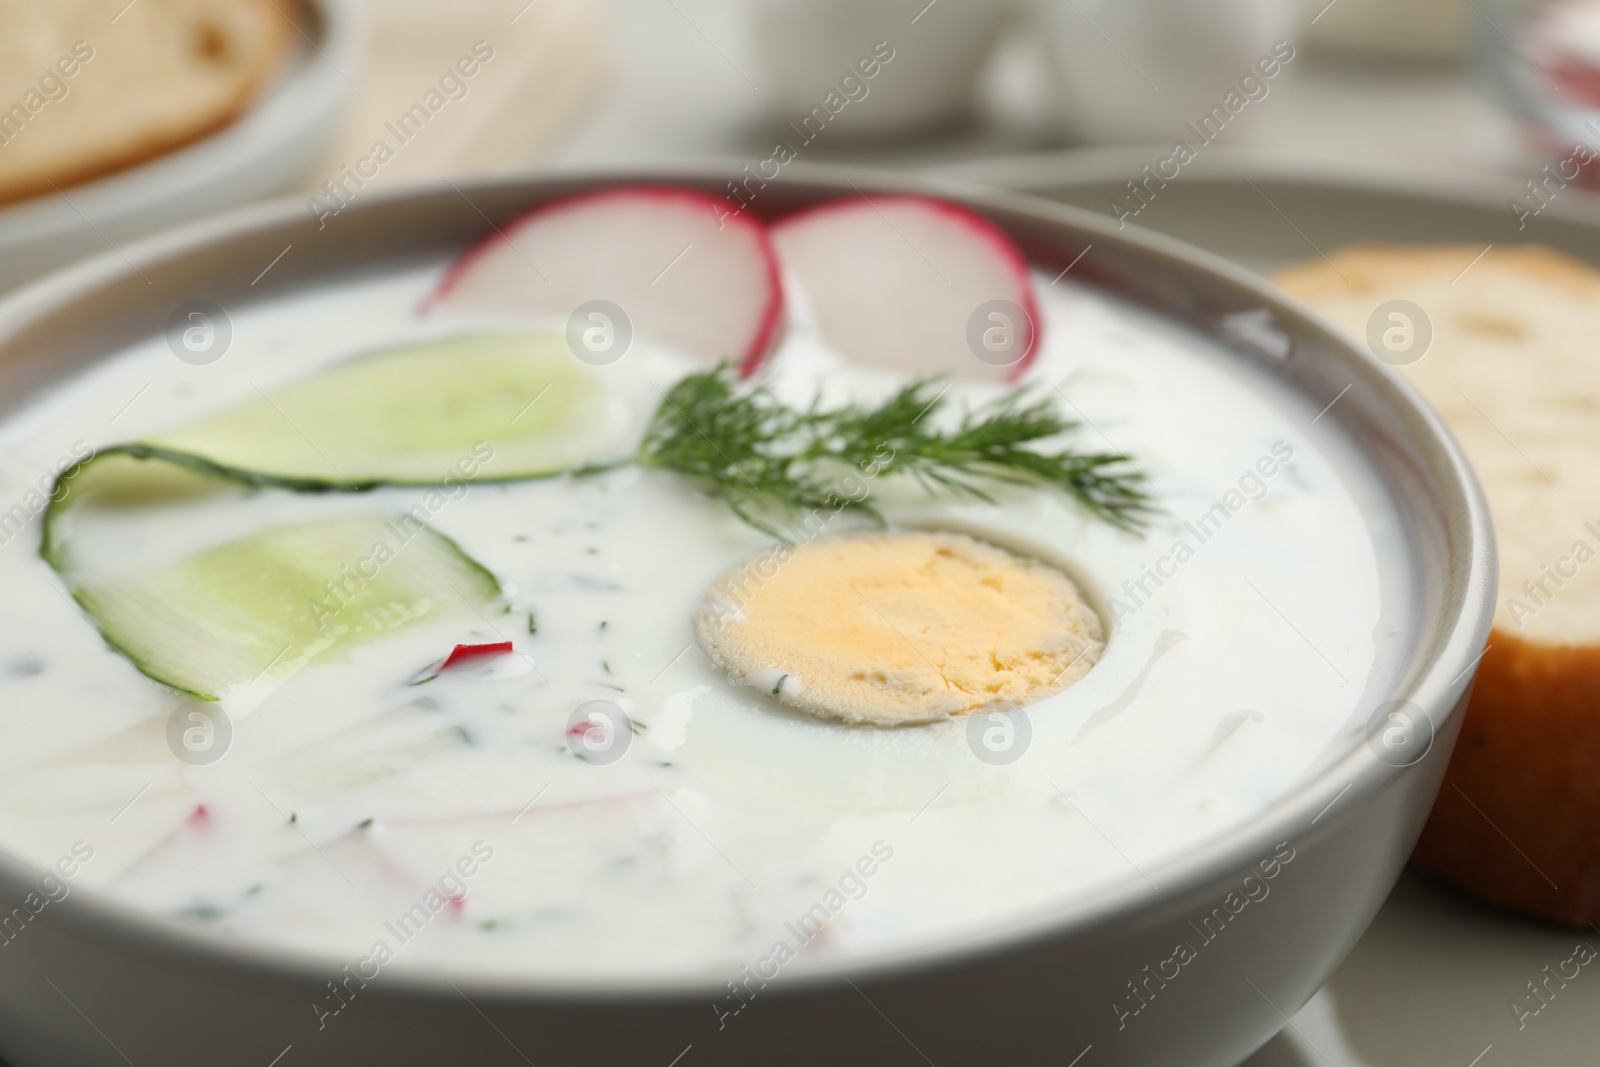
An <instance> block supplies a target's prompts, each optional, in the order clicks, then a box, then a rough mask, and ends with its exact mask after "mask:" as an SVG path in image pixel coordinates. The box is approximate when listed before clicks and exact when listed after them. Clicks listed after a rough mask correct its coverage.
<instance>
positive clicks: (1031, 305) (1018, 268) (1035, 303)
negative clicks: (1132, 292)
mask: <svg viewBox="0 0 1600 1067" xmlns="http://www.w3.org/2000/svg"><path fill="white" fill-rule="evenodd" d="M862 201H865V202H866V204H867V206H869V207H874V208H875V207H877V206H878V205H880V204H895V203H898V204H914V205H916V206H918V207H923V208H927V209H929V210H931V211H933V212H935V213H936V214H940V215H945V216H947V217H949V218H952V219H955V220H956V221H958V222H960V223H961V224H962V225H964V226H966V227H967V229H969V230H971V231H972V232H973V233H974V234H976V235H977V236H978V237H979V238H981V239H982V240H984V241H986V242H988V244H989V245H990V246H991V247H993V248H994V250H995V251H996V252H998V253H999V255H1000V258H1001V259H1003V260H1004V261H1005V262H1006V263H1007V265H1009V266H1010V267H1011V269H1012V270H1013V271H1015V272H1016V275H1017V280H1018V281H1019V282H1020V283H1021V287H1022V311H1023V313H1024V314H1025V315H1027V316H1028V321H1029V322H1031V323H1032V324H1033V336H1032V338H1031V339H1030V340H1029V343H1028V350H1027V351H1026V352H1024V353H1023V355H1022V358H1021V359H1019V360H1017V365H1016V366H1015V367H1013V368H1012V369H1011V372H1010V374H1008V375H1007V376H1006V379H1005V380H1006V384H1007V385H1015V384H1016V383H1017V382H1018V381H1020V380H1021V378H1022V376H1023V375H1024V374H1026V373H1027V372H1028V367H1029V366H1031V365H1032V363H1033V360H1034V357H1035V356H1037V355H1038V354H1039V340H1040V338H1042V337H1043V336H1044V323H1043V321H1042V320H1041V319H1040V317H1039V300H1038V295H1037V294H1036V293H1035V292H1034V288H1033V274H1032V271H1031V268H1030V265H1029V263H1028V257H1027V256H1025V255H1023V254H1022V249H1021V248H1018V247H1017V243H1016V242H1015V241H1013V240H1012V239H1011V235H1010V234H1008V233H1006V231H1004V230H1002V229H1001V228H1000V227H999V226H997V225H995V224H994V223H993V222H991V221H990V220H989V219H988V218H986V217H984V216H983V215H980V214H978V213H977V212H976V211H973V210H972V209H971V208H968V207H963V206H962V205H960V204H955V203H952V202H950V201H949V200H940V199H938V198H937V197H932V196H919V195H917V194H914V193H891V194H889V195H886V196H879V197H876V198H870V199H869V198H868V197H867V196H866V195H865V194H862V195H861V196H860V197H853V196H843V197H839V198H838V199H837V200H825V201H823V202H822V203H820V204H813V205H812V206H811V207H807V208H801V209H800V210H799V211H796V212H793V213H792V214H789V215H785V216H784V217H783V218H781V219H778V220H777V221H776V222H774V223H773V226H774V227H779V226H787V225H789V224H790V223H792V222H796V221H798V220H800V219H804V218H806V217H808V216H811V215H818V214H824V213H830V212H834V211H841V210H843V209H845V208H848V207H855V206H857V205H858V204H860V203H861V202H862Z"/></svg>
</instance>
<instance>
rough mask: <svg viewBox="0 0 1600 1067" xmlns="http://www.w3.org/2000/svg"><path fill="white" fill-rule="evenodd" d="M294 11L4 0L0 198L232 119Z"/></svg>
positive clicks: (159, 149) (217, 2) (285, 41)
mask: <svg viewBox="0 0 1600 1067" xmlns="http://www.w3.org/2000/svg"><path fill="white" fill-rule="evenodd" d="M297 14H298V0H133V2H132V3H130V2H129V0H0V204H3V203H7V202H10V201H14V200H20V199H23V198H26V197H30V196H34V195H37V194H39V193H43V192H49V191H51V189H52V188H59V187H65V186H69V185H71V184H73V183H75V182H81V181H85V180H87V179H90V178H95V177H99V176H100V175H103V174H107V173H110V172H112V171H115V170H120V169H122V168H124V167H129V166H132V165H134V164H136V163H140V162H143V161H144V160H146V159H149V158H151V157H153V156H156V155H160V154H161V153H163V152H167V151H170V150H172V149H174V148H177V147H180V146H182V145H184V144H187V143H189V142H191V141H194V140H196V139H197V138H200V137H203V136H205V135H206V134H208V133H210V132H212V131H213V130H216V129H218V128H219V127H221V126H223V125H225V124H227V123H228V122H229V121H230V120H232V119H233V118H234V117H235V116H236V115H238V114H239V112H240V111H241V110H242V109H243V108H244V107H245V106H246V105H247V104H248V103H249V101H250V100H251V98H252V96H253V95H254V94H255V93H256V91H257V90H258V89H259V88H260V87H261V86H262V84H263V83H264V82H265V81H266V80H267V79H268V78H269V77H270V76H271V75H272V74H273V73H274V71H275V70H276V69H277V68H278V66H279V64H280V61H281V60H282V59H283V57H284V56H285V54H286V52H287V51H288V50H289V47H290V45H291V44H292V42H293V41H294V40H295V39H296V37H297V31H296V27H295V23H294V22H293V19H294V18H295V17H296V16H297Z"/></svg>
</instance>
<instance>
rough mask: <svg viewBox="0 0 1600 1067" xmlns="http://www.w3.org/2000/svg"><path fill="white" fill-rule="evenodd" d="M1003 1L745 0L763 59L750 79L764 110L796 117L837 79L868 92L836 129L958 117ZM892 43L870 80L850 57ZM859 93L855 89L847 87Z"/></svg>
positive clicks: (885, 129) (864, 131)
mask: <svg viewBox="0 0 1600 1067" xmlns="http://www.w3.org/2000/svg"><path fill="white" fill-rule="evenodd" d="M1009 6H1010V3H1009V0H934V2H933V3H932V4H930V3H928V0H751V3H750V16H751V19H750V21H751V27H752V31H753V35H754V38H755V43H756V47H757V51H758V54H759V55H760V57H761V65H760V67H758V68H757V70H756V71H755V72H753V73H754V80H755V81H756V82H757V83H758V84H759V86H760V92H761V94H762V95H763V96H764V97H765V98H766V106H767V110H768V111H769V113H770V114H771V115H772V116H773V117H776V118H780V119H788V120H790V121H798V119H799V118H800V117H801V116H803V115H806V114H808V113H810V112H811V111H812V109H813V108H816V107H819V106H821V105H822V103H823V100H824V99H825V98H826V97H827V95H828V94H829V93H830V92H833V93H838V94H840V95H841V96H844V95H845V93H844V91H843V90H842V89H841V85H840V83H841V81H843V79H844V78H846V77H847V76H848V77H854V78H855V79H856V80H857V81H858V82H861V83H864V85H865V87H866V94H865V95H864V96H862V97H861V98H860V99H859V100H852V101H851V102H850V104H849V105H848V107H847V109H846V110H847V111H848V112H849V113H848V114H843V113H841V118H842V119H843V121H841V122H840V123H839V124H838V130H839V135H840V136H843V137H862V136H869V137H876V136H882V135H886V134H888V135H892V134H903V133H912V132H916V131H918V130H922V129H927V128H930V127H934V126H937V125H940V124H942V123H948V122H952V121H956V120H958V119H960V118H962V117H963V116H965V115H966V114H967V113H968V111H969V110H970V108H971V106H972V104H973V98H974V95H975V83H976V81H977V76H978V73H979V71H980V70H981V69H982V68H983V64H984V61H985V60H986V59H988V57H989V55H990V53H991V52H992V51H993V49H994V43H995V38H996V36H997V35H998V33H999V29H1000V24H1001V20H1002V16H1003V15H1004V13H1005V10H1006V9H1007V8H1008V7H1009ZM875 49H877V52H878V55H880V56H881V55H882V54H884V53H885V51H886V50H892V56H893V58H892V59H889V60H888V61H887V62H884V63H881V64H880V67H881V69H879V70H878V72H877V73H876V74H875V75H874V76H873V77H872V78H870V79H865V78H863V77H862V75H861V72H860V69H859V68H858V66H857V64H858V63H860V62H861V61H862V60H863V59H864V58H868V57H873V56H874V50H875ZM855 92H857V93H858V94H859V93H860V90H859V89H857V90H855Z"/></svg>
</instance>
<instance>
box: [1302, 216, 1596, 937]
mask: <svg viewBox="0 0 1600 1067" xmlns="http://www.w3.org/2000/svg"><path fill="white" fill-rule="evenodd" d="M1274 281H1276V282H1277V283H1278V285H1279V286H1281V287H1282V288H1283V289H1285V290H1287V291H1288V292H1289V293H1290V294H1292V295H1293V296H1296V297H1298V298H1299V299H1301V300H1302V301H1305V302H1306V303H1308V304H1310V305H1311V306H1312V307H1314V308H1316V309H1317V310H1319V311H1321V312H1323V313H1324V314H1326V315H1328V316H1329V317H1331V318H1332V319H1333V320H1334V321H1335V322H1337V323H1338V324H1339V325H1341V326H1343V327H1345V328H1346V329H1348V330H1349V331H1350V332H1351V333H1353V334H1355V335H1356V337H1358V338H1361V339H1362V340H1363V341H1364V342H1365V343H1367V344H1370V345H1373V346H1374V351H1375V352H1377V354H1379V355H1380V357H1384V353H1383V352H1381V351H1378V350H1379V349H1380V348H1381V347H1382V346H1383V344H1384V343H1385V342H1384V341H1383V338H1384V337H1385V336H1386V331H1390V330H1397V331H1400V332H1399V333H1396V334H1392V335H1389V336H1393V337H1395V338H1398V339H1400V340H1407V339H1410V340H1411V341H1413V342H1416V343H1417V350H1415V351H1412V352H1409V353H1404V354H1394V353H1391V354H1390V355H1389V356H1387V357H1384V358H1388V361H1389V362H1392V363H1396V364H1402V366H1401V368H1400V370H1401V373H1402V374H1404V375H1405V376H1406V378H1408V379H1409V380H1410V381H1411V383H1412V384H1413V385H1415V386H1416V387H1417V388H1418V389H1420V390H1421V392H1422V394H1423V396H1424V397H1426V398H1427V399H1428V401H1429V402H1430V403H1431V404H1432V405H1433V407H1434V409H1435V410H1436V411H1438V412H1439V414H1440V415H1441V416H1442V417H1443V418H1444V420H1445V422H1446V423H1448V424H1449V426H1450V428H1451V430H1452V431H1453V432H1454V433H1455V435H1456V437H1457V438H1458V439H1459V440H1460V441H1461V444H1462V446H1463V447H1464V448H1465V450H1466V452H1467V456H1468V458H1469V459H1470V460H1471V461H1472V464H1473V466H1474V468H1476V470H1477V472H1478V476H1479V478H1480V479H1481V480H1482V482H1483V486H1484V489H1485V491H1486V492H1487V494H1488V497H1489V506H1490V510H1491V512H1492V513H1493V516H1494V523H1495V532H1496V535H1497V538H1498V540H1499V547H1500V588H1499V594H1498V599H1497V602H1496V606H1495V619H1494V630H1493V632H1492V633H1491V634H1490V635H1489V646H1488V650H1487V651H1486V652H1485V653H1484V656H1483V660H1482V663H1481V666H1480V667H1479V669H1478V675H1477V682H1476V685H1475V687H1474V689H1473V693H1472V700H1471V703H1470V705H1469V706H1468V709H1467V714H1466V718H1465V720H1464V722H1463V725H1462V731H1461V738H1460V740H1459V742H1458V743H1457V745H1456V748H1455V753H1454V755H1453V756H1452V758H1451V761H1450V766H1449V769H1448V771H1447V772H1446V777H1445V782H1444V786H1443V788H1442V790H1441V791H1440V794H1439V799H1438V801H1437V803H1436V804H1435V806H1434V809H1433V813H1432V814H1431V816H1430V817H1429V820H1428V824H1427V827H1426V828H1425V829H1424V830H1423V833H1422V838H1421V840H1420V841H1419V842H1418V844H1417V850H1416V854H1415V857H1414V859H1415V861H1416V863H1417V864H1418V865H1419V866H1421V867H1423V868H1425V869H1427V870H1431V871H1433V872H1435V873H1436V874H1439V875H1441V876H1442V877H1444V878H1446V879H1447V880H1449V881H1451V882H1453V883H1454V884H1456V885H1457V886H1459V887H1461V888H1462V889H1464V890H1466V891H1468V892H1469V893H1472V894H1473V895H1475V896H1478V897H1481V898H1483V899H1485V900H1488V901H1490V902H1492V903H1495V904H1500V905H1503V906H1506V907H1510V908H1514V909H1516V910H1518V911H1522V912H1526V913H1529V914H1533V915H1537V916H1539V917H1541V918H1545V919H1551V920H1554V921H1556V922H1561V923H1565V924H1569V925H1572V926H1584V925H1586V924H1588V923H1591V922H1600V787H1597V785H1596V783H1597V782H1600V359H1597V358H1596V354H1595V351H1594V349H1595V343H1596V342H1595V339H1596V337H1600V271H1597V270H1596V269H1595V268H1593V267H1591V266H1589V265H1588V264H1586V263H1581V262H1579V261H1577V260H1574V259H1571V258H1569V257H1567V256H1564V255H1561V254H1560V253H1557V252H1553V251H1549V250H1547V249H1543V248H1536V247H1532V246H1524V247H1509V248H1501V247H1492V248H1490V249H1489V250H1487V251H1485V250H1484V249H1483V248H1482V247H1481V246H1469V245H1437V246H1426V247H1403V246H1385V245H1360V246H1356V247H1352V248H1347V249H1345V250H1343V251H1340V252H1336V253H1334V254H1333V255H1332V256H1331V257H1329V259H1328V260H1326V261H1324V260H1322V259H1316V260H1312V261H1310V262H1307V263H1304V264H1299V265H1295V266H1290V267H1286V268H1284V269H1282V270H1280V271H1279V272H1278V273H1277V274H1276V275H1275V276H1274ZM1393 300H1405V301H1410V302H1411V304H1412V305H1414V309H1411V310H1407V309H1404V308H1402V309H1399V314H1401V316H1402V318H1401V319H1393V318H1391V317H1390V315H1391V314H1392V313H1394V312H1395V310H1396V309H1395V308H1393V307H1392V306H1391V307H1390V308H1383V307H1382V305H1384V304H1386V303H1387V302H1389V301H1393ZM1418 310H1420V313H1421V314H1420V316H1419V315H1418V314H1417V311H1418ZM1407 331H1409V333H1408V332H1407ZM1423 331H1429V332H1431V343H1428V344H1426V345H1424V344H1422V343H1421V342H1420V341H1418V340H1417V339H1419V338H1421V337H1423V336H1424V333H1423ZM1374 338H1377V339H1378V340H1376V341H1374ZM1417 356H1420V358H1416V357H1417ZM1412 359H1414V362H1408V360H1412Z"/></svg>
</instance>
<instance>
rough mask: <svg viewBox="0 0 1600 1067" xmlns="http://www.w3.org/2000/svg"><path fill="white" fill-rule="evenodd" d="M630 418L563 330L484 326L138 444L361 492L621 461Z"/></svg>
mask: <svg viewBox="0 0 1600 1067" xmlns="http://www.w3.org/2000/svg"><path fill="white" fill-rule="evenodd" d="M628 415H629V412H628V405H627V404H626V403H624V402H623V401H622V400H621V398H620V397H618V396H615V395H613V394H612V393H611V392H609V391H608V390H607V389H606V388H605V387H604V385H603V384H602V383H601V381H600V380H599V378H598V377H597V376H596V373H595V372H594V371H593V370H592V369H591V368H589V367H588V366H586V365H584V364H582V363H580V362H579V361H578V360H577V358H576V357H574V356H573V355H572V353H571V352H570V351H568V349H567V345H566V339H565V335H564V334H560V333H554V332H538V333H506V334H485V335H478V336H468V337H454V338H449V339H446V340H442V341H430V342H427V343H424V344H416V345H407V346H404V347H401V348H391V349H385V350H382V351H378V352H374V353H370V354H367V355H362V356H357V357H355V358H353V359H351V360H348V361H346V362H343V363H340V364H337V365H335V366H333V367H331V368H329V369H327V370H324V371H322V372H321V373H319V374H316V375H313V376H312V377H310V378H306V379H303V380H301V381H297V382H294V383H291V384H290V385H287V386H285V387H283V388H281V389H278V390H275V391H273V392H271V393H262V394H261V395H259V396H257V397H254V398H252V399H249V400H246V401H245V402H244V403H242V404H239V405H238V406H236V407H233V408H231V409H228V410H226V411H223V412H221V413H220V414H218V415H215V416H213V417H211V418H208V419H205V420H203V421H201V422H197V423H193V424H191V425H189V426H185V427H182V428H180V429H177V430H173V431H170V432H168V433H163V434H159V435H157V436H155V437H151V438H148V439H146V440H145V441H144V442H143V444H144V445H145V446H147V447H148V448H150V449H151V450H152V451H153V453H154V454H160V455H164V456H166V458H169V459H174V460H175V461H177V462H184V460H183V458H182V457H183V456H185V455H187V456H190V457H194V460H193V461H191V462H190V465H191V466H196V467H197V468H203V467H206V466H209V467H211V468H212V469H213V470H214V472H215V473H219V474H225V475H228V476H231V477H234V478H237V479H240V480H243V481H248V482H252V483H254V484H275V485H281V486H284V487H286V488H293V489H300V490H308V489H313V490H314V489H329V490H362V489H370V488H372V487H373V486H377V485H437V484H439V483H440V482H442V481H444V479H445V478H446V477H453V478H470V479H473V480H479V481H511V480H517V479H523V478H536V477H541V476H546V475H551V474H558V473H560V472H562V471H565V470H570V469H572V468H574V467H579V466H582V465H584V464H587V463H592V462H596V461H601V460H610V459H615V458H619V457H620V456H622V455H625V454H626V453H627V451H628V448H629V445H630V444H631V441H630V440H628V438H629V435H630V434H631V433H633V432H635V429H636V428H631V427H630V423H631V422H633V421H634V420H631V419H629V417H628Z"/></svg>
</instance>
